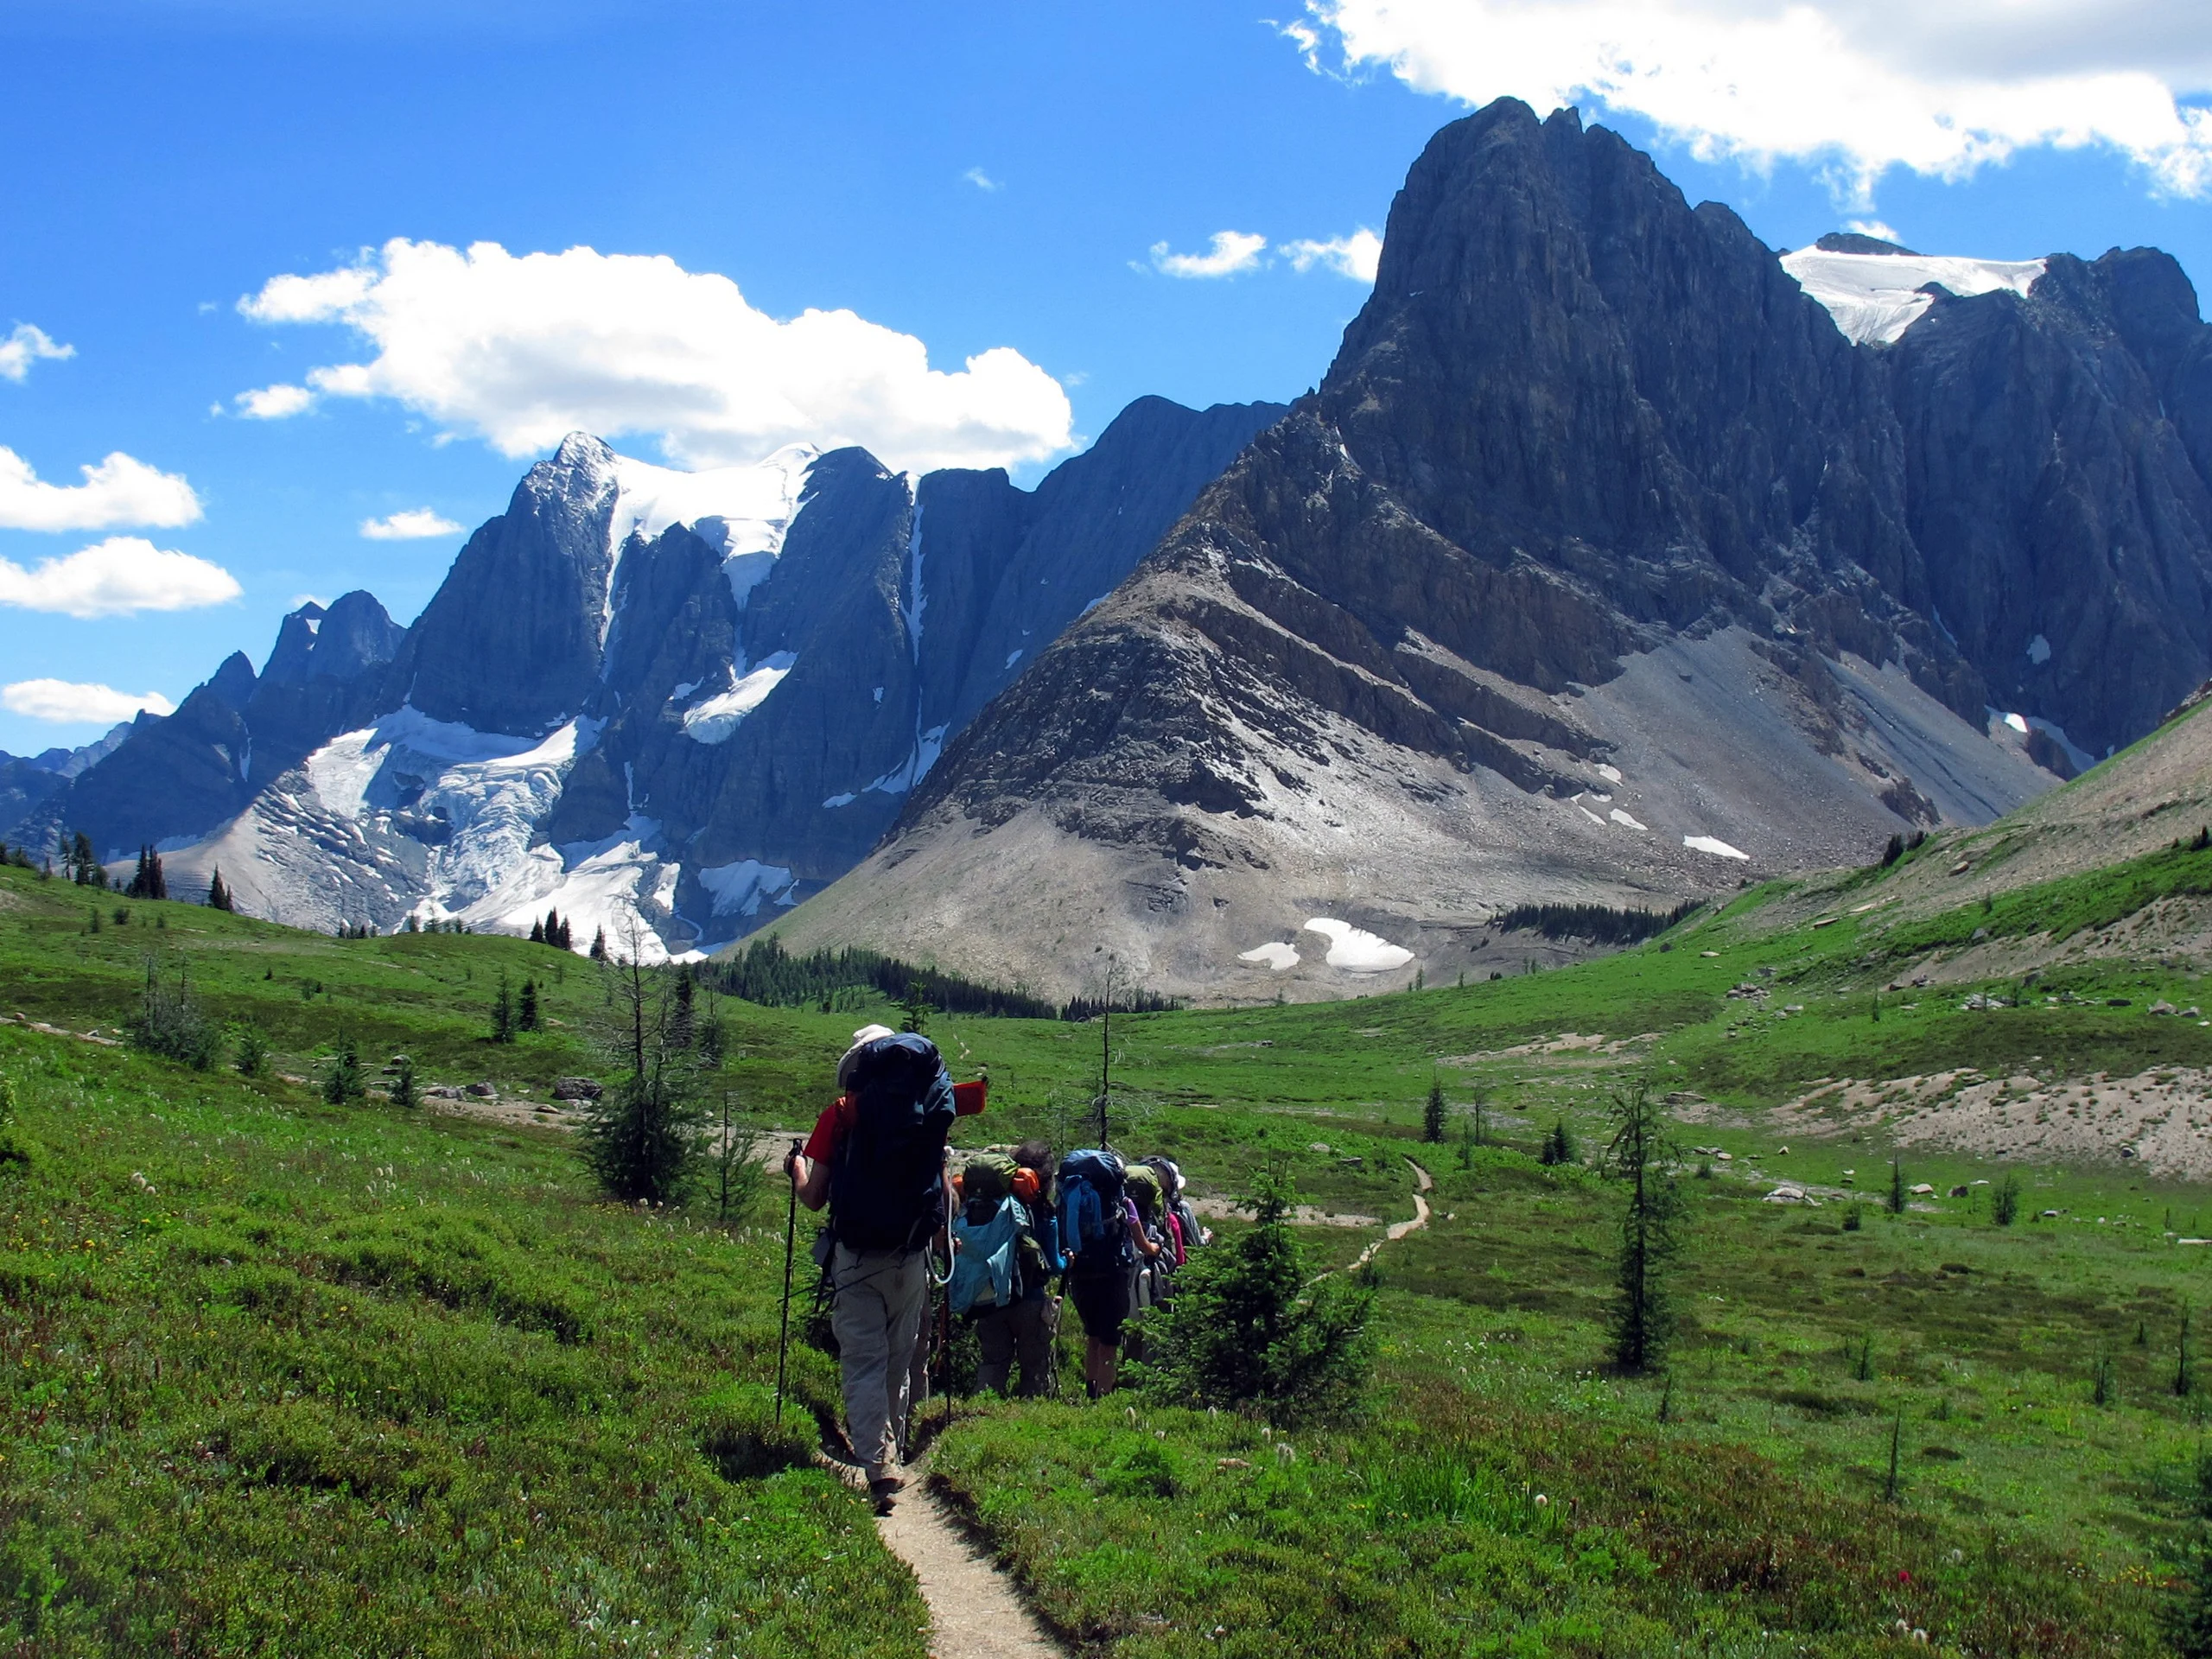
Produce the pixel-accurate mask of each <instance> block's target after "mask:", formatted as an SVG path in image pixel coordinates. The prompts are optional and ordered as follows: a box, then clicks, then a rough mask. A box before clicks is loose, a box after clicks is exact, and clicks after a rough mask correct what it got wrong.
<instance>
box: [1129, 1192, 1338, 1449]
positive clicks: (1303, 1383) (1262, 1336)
mask: <svg viewBox="0 0 2212 1659" xmlns="http://www.w3.org/2000/svg"><path fill="white" fill-rule="evenodd" d="M1297 1201H1298V1194H1297V1192H1296V1190H1295V1189H1294V1187H1293V1186H1292V1185H1291V1184H1290V1182H1289V1181H1288V1180H1287V1179H1285V1178H1284V1177H1282V1176H1281V1175H1280V1174H1278V1173H1275V1172H1274V1171H1272V1170H1262V1172H1261V1173H1260V1175H1259V1177H1258V1179H1257V1180H1256V1181H1255V1184H1254V1188H1253V1195H1252V1198H1250V1199H1249V1205H1250V1207H1251V1209H1252V1211H1253V1212H1254V1224H1253V1225H1252V1226H1251V1227H1249V1228H1248V1229H1247V1230H1244V1231H1243V1232H1242V1233H1240V1234H1238V1235H1237V1236H1236V1237H1235V1238H1234V1239H1232V1240H1230V1241H1229V1242H1228V1243H1225V1244H1217V1245H1215V1246H1214V1247H1213V1248H1211V1249H1205V1250H1201V1251H1199V1252H1198V1253H1196V1254H1195V1255H1192V1257H1191V1260H1190V1263H1189V1265H1188V1266H1186V1267H1185V1268H1183V1269H1182V1271H1181V1272H1180V1273H1179V1274H1177V1276H1176V1292H1175V1296H1174V1300H1172V1301H1169V1302H1166V1303H1165V1304H1163V1305H1161V1306H1159V1307H1157V1308H1154V1310H1152V1311H1151V1312H1149V1313H1147V1314H1146V1315H1145V1316H1144V1328H1145V1336H1146V1356H1147V1357H1146V1359H1145V1361H1144V1363H1142V1364H1141V1366H1139V1367H1137V1368H1135V1376H1134V1378H1133V1380H1135V1382H1136V1383H1137V1385H1138V1386H1139V1387H1140V1388H1141V1389H1142V1390H1143V1391H1144V1393H1145V1394H1146V1395H1147V1397H1149V1398H1151V1399H1153V1400H1155V1401H1157V1402H1160V1403H1161V1404H1172V1405H1178V1406H1188V1405H1206V1406H1218V1407H1220V1408H1222V1409H1224V1410H1247V1411H1252V1412H1255V1413H1257V1414H1260V1415H1262V1416H1264V1417H1266V1418H1267V1419H1268V1420H1269V1421H1272V1422H1274V1423H1275V1424H1277V1425H1279V1426H1287V1425H1291V1424H1296V1423H1306V1422H1313V1421H1326V1420H1328V1419H1332V1418H1337V1417H1342V1416H1344V1415H1348V1414H1351V1413H1352V1412H1354V1411H1356V1410H1357V1408H1359V1406H1360V1404H1361V1403H1362V1402H1363V1399H1364V1396H1365V1394H1366V1391H1367V1386H1368V1378H1369V1375H1370V1371H1371V1370H1372V1369H1373V1366H1374V1338H1373V1336H1372V1335H1371V1333H1370V1331H1369V1329H1368V1316H1369V1314H1370V1312H1371V1311H1372V1308H1373V1306H1374V1300H1375V1293H1374V1291H1373V1289H1372V1288H1371V1287H1370V1286H1368V1285H1365V1284H1362V1283H1356V1282H1354V1281H1351V1280H1350V1279H1348V1278H1347V1277H1346V1276H1345V1275H1344V1274H1323V1275H1321V1276H1320V1277H1319V1278H1316V1279H1309V1278H1308V1277H1307V1275H1306V1264H1305V1259H1304V1255H1303V1253H1302V1251H1301V1249H1300V1245H1299V1242H1298V1238H1297V1234H1296V1230H1295V1229H1294V1227H1293V1226H1292V1225H1291V1223H1290V1212H1291V1210H1292V1209H1293V1207H1294V1205H1296V1203H1297Z"/></svg>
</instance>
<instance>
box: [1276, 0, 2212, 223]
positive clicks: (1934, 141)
mask: <svg viewBox="0 0 2212 1659" xmlns="http://www.w3.org/2000/svg"><path fill="white" fill-rule="evenodd" d="M1306 13H1307V17H1308V20H1309V21H1308V22H1302V23H1300V24H1298V25H1296V26H1294V27H1293V28H1290V29H1286V30H1285V31H1284V32H1285V33H1286V34H1287V35H1288V36H1289V37H1290V39H1291V40H1292V41H1294V42H1295V43H1296V44H1297V45H1298V47H1299V48H1300V51H1301V52H1302V53H1303V54H1305V56H1306V61H1307V62H1308V63H1309V64H1310V65H1312V66H1313V67H1316V68H1317V69H1318V68H1321V67H1324V66H1323V63H1322V53H1323V51H1324V48H1327V47H1331V46H1333V47H1334V48H1336V49H1337V50H1338V51H1340V52H1341V53H1342V54H1343V59H1344V64H1345V66H1346V67H1347V68H1350V69H1355V70H1356V69H1360V68H1364V67H1370V66H1372V67H1383V68H1386V69H1388V70H1389V72H1390V73H1394V74H1395V75H1397V76H1398V77H1399V78H1400V79H1402V80H1404V81H1405V82H1406V83H1407V84H1408V85H1409V86H1414V87H1416V88H1418V89H1420V90H1421V91H1423V92H1442V93H1446V94H1447V95H1449V96H1451V97H1452V98H1456V99H1461V100H1463V101H1465V102H1466V103H1469V104H1473V105H1480V104H1486V103H1488V102H1489V101H1490V100H1491V99H1494V98H1497V97H1499V96H1502V95H1504V94H1507V93H1510V94H1512V95H1514V96H1516V97H1518V98H1521V99H1526V100H1527V101H1528V102H1529V103H1530V104H1532V105H1535V108H1536V110H1537V111H1538V112H1539V113H1540V114H1541V113H1542V112H1545V111H1549V110H1551V109H1553V108H1554V107H1556V106H1558V105H1563V104H1576V103H1581V104H1592V103H1594V104H1599V105H1605V106H1607V107H1608V108H1610V109H1611V110H1614V111H1620V112H1623V113H1627V114H1632V115H1636V116H1640V117H1643V118H1644V119H1646V120H1649V121H1650V122H1652V123H1653V124H1656V126H1657V127H1658V128H1659V129H1660V130H1661V131H1662V133H1663V134H1665V135H1666V137H1668V138H1669V139H1670V140H1673V141H1675V142H1679V143H1685V144H1687V145H1688V147H1689V148H1690V149H1691V150H1692V152H1693V153H1694V154H1695V155H1696V156H1699V157H1700V159H1701V160H1707V161H1710V160H1714V159H1719V158H1722V157H1730V156H1732V157H1735V158H1736V159H1738V160H1739V161H1741V162H1745V163H1746V164H1747V165H1750V166H1752V167H1764V166H1766V165H1768V164H1770V162H1773V161H1775V160H1777V159H1783V158H1786V159H1790V160H1795V161H1801V162H1811V163H1813V164H1814V165H1815V166H1818V167H1821V168H1824V169H1826V170H1827V171H1828V173H1829V175H1830V179H1831V183H1832V185H1833V187H1834V188H1835V189H1836V190H1837V192H1838V194H1840V195H1841V196H1845V197H1847V198H1849V199H1853V200H1859V201H1861V202H1865V201H1866V200H1869V199H1870V197H1871V193H1872V187H1873V184H1874V181H1876V180H1877V179H1878V177H1879V176H1880V175H1882V174H1883V173H1884V172H1885V171H1886V170H1887V169H1888V168H1892V167H1904V168H1910V169H1912V170H1913V171H1914V172H1916V173H1922V174H1927V175H1932V176H1935V177H1939V178H1943V179H1954V180H1955V179H1960V178H1963V177H1965V176H1966V175H1968V174H1971V173H1972V172H1974V170H1975V169H1976V168H1980V167H1982V166H1985V165H1987V164H1989V163H1991V162H2002V161H2003V160H2005V158H2006V157H2007V156H2011V155H2012V153H2013V152H2014V151H2016V150H2018V149H2025V148H2030V147H2034V146H2039V145H2050V146H2053V147H2056V148H2059V149H2078V148H2082V147H2084V146H2088V145H2102V146H2106V147H2108V148H2110V149H2114V150H2117V151H2119V152H2120V154H2122V155H2124V156H2128V157H2129V158H2131V159H2132V160H2133V161H2135V162H2139V164H2140V165H2142V166H2143V167H2144V168H2145V169H2147V170H2148V171H2149V173H2150V175H2151V176H2152V180H2153V181H2154V183H2155V185H2156V186H2157V188H2159V189H2160V190H2163V191H2166V192H2171V193H2173V194H2182V195H2203V194H2212V110H2207V109H2204V108H2202V107H2194V106H2192V105H2189V104H2186V103H2183V101H2182V100H2183V99H2187V98H2190V97H2192V96H2194V95H2196V94H2199V93H2202V92H2207V91H2212V7H2207V6H2205V5H2203V4H2202V0H1949V3H1948V4H1944V5H1929V4H1927V3H1925V0H1306Z"/></svg>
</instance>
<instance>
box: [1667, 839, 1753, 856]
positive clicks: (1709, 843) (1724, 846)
mask: <svg viewBox="0 0 2212 1659" xmlns="http://www.w3.org/2000/svg"><path fill="white" fill-rule="evenodd" d="M1682 845H1683V846H1685V847H1687V848H1688V849H1690V850H1691V851H1692V852H1694V853H1711V854H1712V855H1713V856H1714V857H1715V858H1739V859H1742V860H1743V861H1745V862H1746V863H1749V862H1750V861H1751V855H1750V854H1749V853H1746V852H1742V851H1739V850H1738V849H1736V848H1733V847H1731V846H1730V845H1729V844H1728V843H1727V842H1725V841H1723V840H1721V839H1720V837H1719V836H1683V837H1682Z"/></svg>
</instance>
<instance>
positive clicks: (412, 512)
mask: <svg viewBox="0 0 2212 1659" xmlns="http://www.w3.org/2000/svg"><path fill="white" fill-rule="evenodd" d="M460 530H461V526H460V525H459V524H455V523H454V521H453V520H452V519H450V518H442V517H440V516H439V514H438V513H437V512H435V511H434V510H432V509H431V508H429V507H410V508H409V509H408V510H407V511H406V512H395V513H393V514H392V515H391V517H390V518H364V519H362V520H361V534H362V535H364V536H365V537H368V538H369V539H370V540H371V541H372V542H414V541H420V540H421V539H422V538H423V537H426V536H452V535H455V534H457V533H458V532H459V531H460Z"/></svg>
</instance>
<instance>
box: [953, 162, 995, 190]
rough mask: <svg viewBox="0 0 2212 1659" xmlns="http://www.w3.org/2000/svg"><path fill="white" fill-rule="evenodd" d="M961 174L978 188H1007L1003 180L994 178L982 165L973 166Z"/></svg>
mask: <svg viewBox="0 0 2212 1659" xmlns="http://www.w3.org/2000/svg"><path fill="white" fill-rule="evenodd" d="M960 176H961V177H962V178H963V179H965V180H966V181H968V182H969V183H970V184H972V185H974V186H975V187H976V188H977V189H978V190H987V191H999V190H1003V189H1005V188H1006V185H1005V183H1004V182H1003V181H1001V180H998V179H995V178H993V177H992V176H991V175H989V174H988V173H986V172H984V171H983V169H982V168H980V167H971V168H969V169H968V170H967V171H966V172H965V173H963V174H962V175H960Z"/></svg>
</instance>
